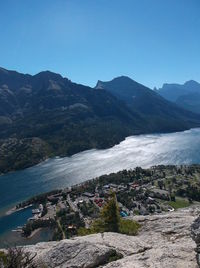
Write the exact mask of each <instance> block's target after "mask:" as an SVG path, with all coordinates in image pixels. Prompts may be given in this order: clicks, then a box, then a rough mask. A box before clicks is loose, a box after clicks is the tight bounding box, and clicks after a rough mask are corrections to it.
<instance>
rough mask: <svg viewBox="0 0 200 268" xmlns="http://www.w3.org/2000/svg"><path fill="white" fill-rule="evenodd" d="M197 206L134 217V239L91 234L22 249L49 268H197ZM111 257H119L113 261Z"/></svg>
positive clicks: (120, 235)
mask: <svg viewBox="0 0 200 268" xmlns="http://www.w3.org/2000/svg"><path fill="white" fill-rule="evenodd" d="M199 212H200V208H199V207H190V208H186V209H181V210H179V211H175V212H170V213H166V214H160V215H155V216H135V217H134V220H137V221H138V222H140V223H141V224H142V228H141V230H140V232H139V235H137V236H127V235H122V234H117V233H102V234H94V235H89V236H85V237H76V238H74V239H70V240H62V241H60V242H47V243H39V244H37V245H32V246H28V247H26V250H27V251H29V252H31V253H32V254H36V258H35V261H36V262H37V263H41V262H42V263H45V264H46V265H47V267H51V268H72V267H73V268H83V267H84V268H94V267H106V268H116V267H118V268H144V267H149V268H164V267H168V268H180V267H181V268H197V263H196V257H195V251H194V249H195V247H196V246H195V242H194V241H193V240H192V238H191V236H190V232H191V231H190V226H191V224H192V222H193V221H194V220H195V218H196V217H197V215H198V214H199ZM114 256H117V258H120V259H118V260H114V259H113V258H114Z"/></svg>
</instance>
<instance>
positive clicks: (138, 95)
mask: <svg viewBox="0 0 200 268" xmlns="http://www.w3.org/2000/svg"><path fill="white" fill-rule="evenodd" d="M197 126H200V116H199V115H197V114H194V113H192V112H190V111H186V110H184V109H182V108H180V107H178V106H177V105H176V104H173V103H171V102H169V101H167V100H165V99H164V98H163V97H161V96H160V95H159V94H157V93H156V92H154V91H152V90H150V89H149V88H147V87H145V86H143V85H141V84H139V83H137V82H135V81H133V80H131V79H130V78H128V77H118V78H115V79H113V80H112V81H110V82H101V81H98V83H97V86H96V88H90V87H87V86H83V85H79V84H76V83H73V82H71V81H70V80H68V79H67V78H63V77H62V76H61V75H59V74H56V73H52V72H49V71H45V72H41V73H38V74H36V75H33V76H32V75H28V74H21V73H18V72H15V71H8V70H5V69H3V68H1V69H0V172H2V173H3V172H7V171H9V170H15V169H20V168H25V167H28V166H31V165H33V164H36V163H38V162H40V161H41V160H43V159H45V158H47V157H51V156H55V155H60V156H64V155H71V154H74V153H77V152H80V151H82V150H86V149H90V148H106V147H109V146H113V145H114V144H116V143H118V142H120V141H121V140H123V139H124V138H125V137H126V136H129V135H134V134H141V133H153V132H171V131H180V130H185V129H188V128H191V127H197ZM11 152H12V153H11Z"/></svg>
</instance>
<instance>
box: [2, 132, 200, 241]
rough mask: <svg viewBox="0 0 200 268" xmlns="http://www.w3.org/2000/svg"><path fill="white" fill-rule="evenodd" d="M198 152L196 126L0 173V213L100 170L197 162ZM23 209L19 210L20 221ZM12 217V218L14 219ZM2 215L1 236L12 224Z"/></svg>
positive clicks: (110, 170) (199, 139) (88, 176)
mask: <svg viewBox="0 0 200 268" xmlns="http://www.w3.org/2000/svg"><path fill="white" fill-rule="evenodd" d="M199 152H200V128H196V129H191V130H187V131H183V132H177V133H170V134H149V135H139V136H131V137H127V138H126V139H125V140H124V141H122V142H121V143H120V144H118V145H116V146H114V147H112V148H109V149H105V150H96V149H93V150H88V151H84V152H81V153H78V154H76V155H73V156H71V157H64V158H59V157H56V158H53V159H49V160H47V161H45V162H43V163H40V164H38V165H36V166H34V167H31V168H28V169H25V170H22V171H17V172H13V173H9V174H6V175H3V176H1V177H0V215H3V214H4V212H5V211H6V210H7V209H8V208H10V207H12V206H14V205H15V204H16V203H17V202H19V201H22V200H25V199H27V198H29V197H31V196H33V195H36V194H39V193H42V192H47V191H50V190H52V189H58V188H63V187H66V186H71V185H73V184H76V183H79V182H83V181H85V180H88V179H91V178H94V177H97V176H100V175H102V174H106V173H107V174H108V173H111V172H116V171H119V170H122V169H130V168H134V167H136V166H141V167H144V168H145V167H149V166H152V165H159V164H174V165H175V164H194V163H200V153H199ZM26 213H28V212H26ZM26 213H24V214H23V213H22V214H20V215H21V217H20V219H21V222H20V223H21V224H22V221H23V220H24V219H25V218H26ZM7 217H8V216H7ZM13 217H14V218H15V216H12V221H13V222H15V219H13ZM16 217H17V216H16ZM5 218H6V217H5V216H1V217H0V236H1V235H2V233H3V231H2V230H4V233H5V232H6V231H8V230H10V229H11V228H14V227H15V226H13V225H12V227H9V224H7V226H8V228H5V222H7V221H8V218H6V219H5ZM10 220H11V218H10ZM5 229H6V230H5Z"/></svg>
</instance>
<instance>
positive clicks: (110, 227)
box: [101, 193, 120, 232]
mask: <svg viewBox="0 0 200 268" xmlns="http://www.w3.org/2000/svg"><path fill="white" fill-rule="evenodd" d="M101 219H102V221H103V224H104V229H105V231H106V232H119V224H120V216H119V208H118V204H117V199H116V195H115V193H111V194H110V197H109V200H108V202H107V204H106V205H105V206H104V207H103V209H102V211H101Z"/></svg>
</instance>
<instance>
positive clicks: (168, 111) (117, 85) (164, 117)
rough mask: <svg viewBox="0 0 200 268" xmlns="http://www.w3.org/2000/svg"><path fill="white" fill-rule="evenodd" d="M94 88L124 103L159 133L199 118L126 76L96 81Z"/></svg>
mask: <svg viewBox="0 0 200 268" xmlns="http://www.w3.org/2000/svg"><path fill="white" fill-rule="evenodd" d="M95 88H96V89H104V90H107V91H109V92H110V93H111V94H113V95H114V96H116V97H117V98H118V99H120V100H122V101H124V102H125V103H126V105H127V106H128V107H129V108H130V109H131V110H132V111H136V112H137V113H139V114H141V115H142V116H143V117H144V118H145V119H146V120H147V121H148V124H150V125H151V127H152V128H154V129H155V128H157V130H158V131H161V132H162V131H170V128H171V129H173V128H174V126H175V125H176V124H177V126H180V125H181V124H183V125H187V124H190V122H191V121H190V120H192V121H193V120H196V119H198V118H199V116H197V115H194V114H193V113H190V112H188V111H186V110H184V109H182V108H180V107H178V106H177V105H175V104H173V103H172V102H169V101H167V100H166V99H164V98H163V97H161V96H160V95H159V94H157V92H155V91H153V90H151V89H149V88H148V87H146V86H144V85H142V84H139V83H137V82H135V81H134V80H132V79H130V78H129V77H126V76H121V77H117V78H114V79H113V80H111V81H108V82H102V81H98V82H97V85H96V87H95ZM183 125H182V126H183ZM165 127H166V128H165Z"/></svg>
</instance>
